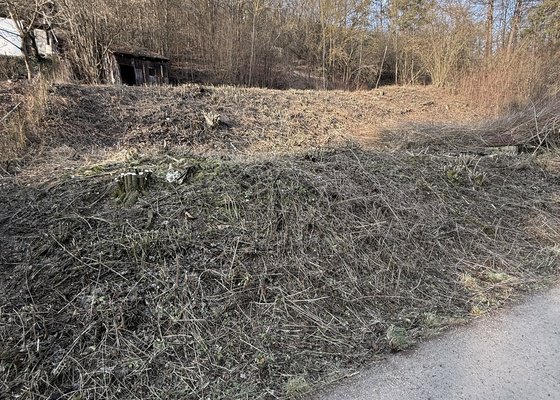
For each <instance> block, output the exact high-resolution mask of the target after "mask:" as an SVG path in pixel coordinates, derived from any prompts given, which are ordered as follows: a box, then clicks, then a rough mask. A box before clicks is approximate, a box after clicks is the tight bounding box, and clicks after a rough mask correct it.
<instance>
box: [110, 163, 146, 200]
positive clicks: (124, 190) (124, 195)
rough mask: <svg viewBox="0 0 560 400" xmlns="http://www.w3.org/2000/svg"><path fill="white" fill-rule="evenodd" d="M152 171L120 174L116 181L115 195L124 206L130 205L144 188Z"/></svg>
mask: <svg viewBox="0 0 560 400" xmlns="http://www.w3.org/2000/svg"><path fill="white" fill-rule="evenodd" d="M151 175H152V171H150V170H144V171H138V170H135V171H132V172H125V173H122V174H120V176H118V177H117V178H116V179H115V181H116V182H117V185H118V186H117V192H116V197H117V200H118V201H119V202H121V203H122V204H124V205H125V206H132V205H133V204H134V203H136V201H137V200H138V198H139V197H140V195H141V194H142V193H143V192H144V191H145V190H146V188H147V186H148V181H149V179H150V176H151Z"/></svg>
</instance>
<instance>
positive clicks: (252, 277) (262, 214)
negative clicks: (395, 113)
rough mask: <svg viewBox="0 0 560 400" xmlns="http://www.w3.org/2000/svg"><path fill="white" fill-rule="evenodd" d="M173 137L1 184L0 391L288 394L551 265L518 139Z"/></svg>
mask: <svg viewBox="0 0 560 400" xmlns="http://www.w3.org/2000/svg"><path fill="white" fill-rule="evenodd" d="M171 156H172V158H173V159H174V160H175V161H174V162H173V164H172V166H171V167H172V168H176V169H178V170H184V169H187V168H190V167H192V166H193V165H196V166H197V168H196V169H195V170H196V173H195V174H194V175H193V176H191V177H189V179H188V180H187V181H185V182H184V183H183V184H181V185H178V184H170V183H168V182H166V180H165V176H166V173H167V171H168V168H170V167H169V157H167V156H165V157H164V156H162V155H160V156H156V155H153V154H152V155H150V156H145V157H142V155H141V154H140V155H138V156H136V157H135V160H134V165H135V168H136V167H138V168H146V169H150V170H153V171H154V174H153V180H152V181H151V183H150V185H149V187H148V189H147V191H146V192H145V193H144V194H143V195H142V196H140V197H139V198H138V200H137V202H136V203H135V204H134V205H131V206H123V205H120V204H119V203H117V202H116V201H115V198H114V192H115V190H116V187H115V183H114V180H113V178H114V177H115V176H116V175H117V174H119V173H121V172H123V171H126V170H127V169H128V168H129V167H130V165H131V162H128V163H120V164H108V165H105V166H103V168H101V167H100V166H98V165H96V166H95V168H93V167H92V168H91V169H89V170H85V169H82V170H76V171H74V172H73V174H72V175H58V176H55V177H54V179H52V178H53V177H50V178H51V179H49V180H48V182H45V183H44V184H42V183H37V182H36V183H34V184H31V185H25V184H19V183H18V182H17V181H14V182H13V183H12V184H8V185H5V186H4V189H3V190H2V191H1V192H0V264H2V265H3V267H2V269H0V304H1V305H2V306H1V307H0V397H6V398H16V397H18V398H29V399H31V398H100V397H102V398H123V399H124V398H126V399H129V398H154V399H156V398H166V399H173V398H175V399H200V398H211V399H246V398H250V399H278V398H280V399H282V398H288V397H297V396H300V395H302V394H303V393H306V392H308V391H309V390H311V389H313V388H315V387H317V386H318V385H321V384H324V383H326V382H330V381H333V380H335V379H338V378H340V377H341V376H343V375H344V374H346V373H348V372H349V371H352V370H354V369H355V368H357V367H359V366H360V365H362V364H363V363H365V362H368V361H370V360H372V359H375V358H376V357H378V356H379V354H383V353H387V352H389V351H391V350H401V349H404V348H406V347H407V346H408V345H409V344H410V343H412V342H414V341H416V340H418V339H421V338H423V337H429V336H430V335H432V334H433V333H434V332H436V331H437V332H439V331H441V329H442V327H445V326H448V325H450V324H454V323H456V322H457V321H462V320H464V319H465V318H468V317H469V316H473V315H480V314H484V313H485V312H487V311H488V310H491V309H493V308H495V307H497V306H498V305H500V304H502V303H503V302H504V301H506V300H507V299H509V298H511V297H512V296H514V295H516V294H518V293H521V292H523V291H524V290H526V289H528V288H531V287H535V285H540V284H542V283H543V282H545V281H546V280H547V279H549V278H550V277H552V276H554V275H555V274H557V272H558V266H557V257H558V251H557V243H558V240H559V239H560V237H558V230H557V228H556V227H557V226H558V222H559V221H558V215H560V209H559V203H558V201H557V200H555V196H557V193H558V189H559V188H560V187H559V183H558V179H557V176H556V175H554V174H553V173H551V172H547V171H543V170H542V169H541V168H540V167H539V166H538V164H537V163H535V162H534V159H533V157H532V156H530V155H520V156H519V157H518V158H517V159H516V160H515V161H513V160H512V158H510V157H505V156H504V157H484V156H472V157H475V158H476V159H474V160H472V161H471V162H466V161H461V162H462V163H463V165H467V166H468V168H467V169H461V172H460V179H457V180H454V181H450V180H449V178H448V176H447V172H446V169H445V168H444V165H448V164H449V163H450V157H449V155H447V154H406V153H404V152H403V153H399V152H395V153H377V152H368V151H362V150H359V149H357V148H346V149H340V150H336V151H327V150H321V151H315V152H313V153H309V154H304V155H301V156H284V157H274V156H262V157H259V158H253V159H251V160H244V161H242V160H239V159H236V158H232V157H221V158H219V157H193V156H192V155H190V156H189V155H188V154H175V153H174V154H172V155H171ZM469 168H470V169H471V170H472V169H473V168H476V171H477V172H478V173H480V174H483V175H484V177H485V179H484V182H483V184H478V183H477V182H476V181H475V180H470V179H469V175H468V171H469ZM461 174H462V175H461ZM527 188H530V190H528V189H527Z"/></svg>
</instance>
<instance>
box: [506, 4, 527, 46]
mask: <svg viewBox="0 0 560 400" xmlns="http://www.w3.org/2000/svg"><path fill="white" fill-rule="evenodd" d="M522 6H523V0H515V9H514V10H513V16H512V18H511V31H510V32H509V39H508V45H507V52H508V53H511V52H512V51H513V47H514V46H515V42H516V40H517V31H518V30H519V24H520V23H521V8H522Z"/></svg>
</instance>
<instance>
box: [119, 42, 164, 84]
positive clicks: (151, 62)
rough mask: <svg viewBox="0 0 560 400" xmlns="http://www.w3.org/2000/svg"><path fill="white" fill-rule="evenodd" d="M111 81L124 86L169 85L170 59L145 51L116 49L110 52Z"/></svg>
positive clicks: (123, 47)
mask: <svg viewBox="0 0 560 400" xmlns="http://www.w3.org/2000/svg"><path fill="white" fill-rule="evenodd" d="M108 64H109V80H110V81H111V82H112V83H114V84H117V85H119V84H123V85H162V84H167V83H169V65H170V62H169V58H167V57H164V56H162V55H160V54H157V53H154V52H151V51H149V50H145V49H137V48H129V47H125V46H120V47H114V48H111V49H110V50H109V60H108Z"/></svg>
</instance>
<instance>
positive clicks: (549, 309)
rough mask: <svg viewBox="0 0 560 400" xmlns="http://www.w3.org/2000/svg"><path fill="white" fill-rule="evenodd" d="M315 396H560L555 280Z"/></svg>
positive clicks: (559, 309) (559, 302)
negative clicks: (552, 285) (508, 306)
mask: <svg viewBox="0 0 560 400" xmlns="http://www.w3.org/2000/svg"><path fill="white" fill-rule="evenodd" d="M313 399H315V400H373V399H375V400H392V399H395V400H396V399H398V400H406V399H414V400H428V399H430V400H439V399H441V400H444V399H445V400H451V399H469V400H473V399H484V400H487V399H489V400H501V399H504V400H505V399H507V400H516V399H523V400H525V399H531V400H538V399H547V400H550V399H554V400H560V286H558V287H556V288H554V289H552V290H550V291H548V292H547V293H544V294H540V295H536V296H534V297H531V298H529V299H527V300H526V301H524V302H523V303H522V304H518V305H516V306H514V307H512V308H511V309H509V310H507V311H501V312H499V313H497V314H495V315H493V316H490V317H488V318H482V319H480V320H478V321H476V322H475V323H473V324H471V325H469V326H468V327H466V328H461V329H458V330H455V331H453V332H450V333H448V334H445V335H443V336H441V337H440V338H436V339H434V340H431V341H428V342H426V343H423V344H421V345H420V346H419V347H418V348H417V349H416V350H413V351H411V352H407V353H400V354H397V355H395V356H391V357H389V358H388V359H387V360H385V361H382V362H380V363H378V364H375V365H374V366H372V367H371V368H370V369H369V370H366V371H364V372H362V373H361V374H360V375H358V376H356V377H354V378H350V379H348V380H347V381H345V382H343V383H342V384H341V386H338V387H335V388H332V389H331V390H328V391H326V392H322V393H318V394H316V395H315V397H313Z"/></svg>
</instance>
